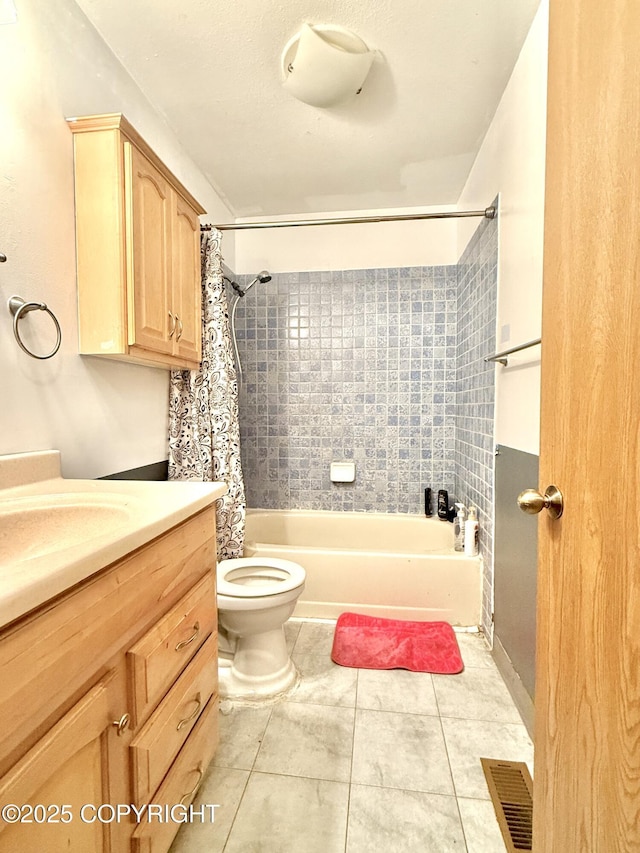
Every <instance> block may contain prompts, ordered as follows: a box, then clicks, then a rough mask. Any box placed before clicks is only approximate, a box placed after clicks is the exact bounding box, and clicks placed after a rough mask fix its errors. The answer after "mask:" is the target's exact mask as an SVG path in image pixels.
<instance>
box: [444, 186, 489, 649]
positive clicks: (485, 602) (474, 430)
mask: <svg viewBox="0 0 640 853" xmlns="http://www.w3.org/2000/svg"><path fill="white" fill-rule="evenodd" d="M496 204H497V200H496ZM497 269H498V223H497V220H489V219H485V220H483V221H482V222H481V223H480V225H479V226H478V228H477V230H476V232H475V234H474V236H473V237H472V239H471V240H470V242H469V245H468V246H467V248H466V250H465V252H464V254H463V256H462V258H461V259H460V262H459V263H458V307H457V317H458V326H457V347H456V365H457V371H456V418H455V425H456V429H455V448H454V454H455V483H456V493H457V494H458V495H459V496H460V499H461V500H462V502H463V503H464V504H465V505H466V506H467V507H469V506H470V505H473V506H476V507H477V508H478V511H479V512H478V518H479V540H480V553H481V554H482V557H483V561H484V583H483V590H482V627H483V630H484V631H485V634H486V635H487V636H488V637H491V636H492V633H493V625H492V621H491V613H492V609H493V529H494V509H493V506H494V502H493V490H494V455H493V454H494V441H493V435H494V401H495V371H496V368H495V365H494V364H491V363H489V364H486V363H485V362H484V358H485V356H487V355H490V354H491V353H492V352H495V341H496V310H497V295H498V286H497V282H498V278H497Z"/></svg>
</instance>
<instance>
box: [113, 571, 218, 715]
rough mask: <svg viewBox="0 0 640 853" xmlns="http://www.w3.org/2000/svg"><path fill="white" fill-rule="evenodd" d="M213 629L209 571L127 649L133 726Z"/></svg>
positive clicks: (213, 596) (212, 587)
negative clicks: (131, 691) (133, 718)
mask: <svg viewBox="0 0 640 853" xmlns="http://www.w3.org/2000/svg"><path fill="white" fill-rule="evenodd" d="M214 631H215V632H217V609H216V590H215V575H213V573H211V572H209V573H208V574H207V575H205V577H203V578H202V580H200V581H199V582H198V583H197V584H196V585H195V586H193V587H192V588H191V590H190V591H189V592H188V593H187V594H186V595H185V596H184V598H182V599H181V600H180V601H179V602H178V603H177V604H176V605H175V606H174V607H172V608H171V610H169V612H168V613H167V614H166V615H165V616H163V617H162V619H160V620H159V621H158V622H156V624H155V625H154V626H153V628H151V630H150V631H147V633H146V634H145V635H144V636H143V637H142V638H141V639H140V640H139V641H138V642H137V643H136V644H135V645H134V646H132V648H130V649H129V651H128V652H127V660H128V663H129V667H130V673H131V683H132V686H133V695H132V702H133V713H134V717H135V726H136V727H137V726H138V725H139V724H140V723H141V722H142V721H143V720H144V719H145V716H146V715H147V714H148V713H149V712H150V711H151V710H152V708H153V707H154V706H155V705H157V704H158V702H159V700H160V699H162V697H163V696H164V694H165V693H166V692H167V690H168V689H169V687H171V685H172V684H173V682H174V681H175V679H176V676H177V675H178V674H179V673H180V672H181V671H182V670H183V669H184V668H185V667H186V665H187V664H188V663H189V661H190V660H191V658H192V657H193V656H194V655H195V653H196V652H197V651H198V649H199V648H200V646H201V645H202V643H203V642H204V641H205V640H206V639H207V637H208V636H209V634H211V633H212V632H214Z"/></svg>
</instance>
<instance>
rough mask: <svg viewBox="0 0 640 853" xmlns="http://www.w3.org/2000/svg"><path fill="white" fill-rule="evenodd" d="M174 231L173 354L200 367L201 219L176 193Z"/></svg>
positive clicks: (174, 194)
mask: <svg viewBox="0 0 640 853" xmlns="http://www.w3.org/2000/svg"><path fill="white" fill-rule="evenodd" d="M173 196H174V209H173V229H172V264H173V288H172V292H173V305H174V311H175V313H176V314H177V315H178V324H177V325H178V328H177V332H176V335H175V344H174V354H175V355H177V356H179V357H180V358H181V359H187V360H188V361H192V362H195V363H196V364H200V361H201V360H202V355H201V352H202V286H201V283H200V277H201V276H200V220H199V219H198V215H197V213H196V212H195V211H194V210H193V208H192V207H191V206H190V205H189V204H187V202H186V201H184V199H183V198H182V197H181V196H180V195H178V194H177V193H173Z"/></svg>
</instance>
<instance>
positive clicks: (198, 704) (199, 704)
mask: <svg viewBox="0 0 640 853" xmlns="http://www.w3.org/2000/svg"><path fill="white" fill-rule="evenodd" d="M193 701H194V702H195V703H196V707H195V708H194V710H193V711H192V712H191V713H190V714H189V716H188V717H185V718H184V720H180V722H179V723H178V725H177V726H176V731H177V732H179V731H180V729H182V728H184V727H185V726H186V725H187V723H190V722H191V720H195V718H196V717H197V716H198V714H199V713H200V708H202V697H201V696H200V694H199V693H197V694H196V696H195V698H194V700H193Z"/></svg>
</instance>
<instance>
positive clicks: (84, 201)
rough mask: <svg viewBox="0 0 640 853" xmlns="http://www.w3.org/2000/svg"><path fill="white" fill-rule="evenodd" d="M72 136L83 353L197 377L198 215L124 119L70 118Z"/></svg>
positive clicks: (194, 205)
mask: <svg viewBox="0 0 640 853" xmlns="http://www.w3.org/2000/svg"><path fill="white" fill-rule="evenodd" d="M69 127H70V128H71V131H72V133H73V134H74V157H75V191H76V253H77V268H78V318H79V336H80V352H81V353H82V354H84V355H103V356H111V357H113V358H122V359H126V360H128V361H136V362H141V363H144V364H149V365H152V366H156V367H166V368H183V369H194V368H197V366H198V365H199V363H200V360H201V337H202V319H201V311H202V308H201V301H202V300H201V285H200V223H199V220H198V216H199V215H200V214H202V213H204V212H205V211H204V209H203V208H202V207H201V206H200V205H199V204H198V202H197V201H196V200H195V199H194V198H193V196H191V195H190V193H189V192H188V191H187V190H186V189H185V188H184V186H183V185H182V184H181V183H180V182H179V181H178V180H177V178H175V176H174V175H173V174H172V173H171V172H170V171H169V170H168V169H167V167H166V166H165V165H164V164H163V163H162V161H161V160H160V159H159V158H158V157H157V156H156V155H155V154H154V152H153V151H152V150H151V148H149V146H148V145H147V144H146V142H145V141H144V140H143V139H142V138H141V137H140V136H139V134H138V133H136V131H135V130H134V129H133V127H132V126H131V125H130V124H129V122H128V121H127V120H126V119H125V118H124V116H122V115H120V114H119V113H116V114H112V115H102V116H88V117H86V118H75V119H70V120H69Z"/></svg>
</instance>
